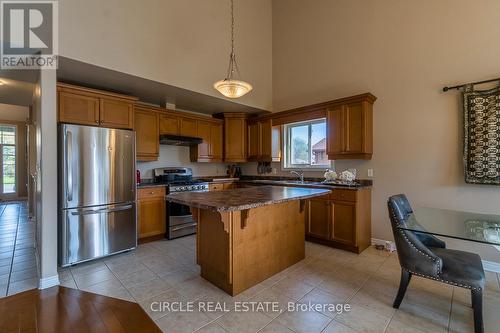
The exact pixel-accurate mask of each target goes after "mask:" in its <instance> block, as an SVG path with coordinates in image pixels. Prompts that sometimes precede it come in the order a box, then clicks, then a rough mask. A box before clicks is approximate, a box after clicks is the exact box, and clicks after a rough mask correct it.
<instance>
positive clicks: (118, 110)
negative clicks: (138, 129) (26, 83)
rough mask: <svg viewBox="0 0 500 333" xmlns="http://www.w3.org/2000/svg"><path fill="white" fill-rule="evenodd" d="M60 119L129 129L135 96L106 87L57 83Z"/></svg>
mask: <svg viewBox="0 0 500 333" xmlns="http://www.w3.org/2000/svg"><path fill="white" fill-rule="evenodd" d="M57 94H58V121H59V122H61V123H70V124H80V125H92V126H103V127H110V128H122V129H132V128H133V127H134V103H135V101H137V98H135V97H132V96H126V95H119V94H115V93H110V92H106V91H100V90H95V89H89V88H83V87H78V86H73V85H69V84H65V83H58V84H57Z"/></svg>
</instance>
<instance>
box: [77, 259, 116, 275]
mask: <svg viewBox="0 0 500 333" xmlns="http://www.w3.org/2000/svg"><path fill="white" fill-rule="evenodd" d="M70 269H71V273H73V276H76V275H82V274H89V273H92V272H97V271H100V270H106V269H108V267H107V266H106V265H105V264H104V261H101V260H98V261H91V262H88V263H83V264H78V265H76V266H73V267H71V268H70Z"/></svg>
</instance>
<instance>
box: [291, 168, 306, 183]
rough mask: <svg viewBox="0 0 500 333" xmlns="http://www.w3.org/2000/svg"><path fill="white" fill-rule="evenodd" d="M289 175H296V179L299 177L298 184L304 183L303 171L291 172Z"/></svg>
mask: <svg viewBox="0 0 500 333" xmlns="http://www.w3.org/2000/svg"><path fill="white" fill-rule="evenodd" d="M290 173H291V174H294V175H297V177H299V179H300V182H301V183H303V182H304V171H302V170H297V171H295V170H292V171H290Z"/></svg>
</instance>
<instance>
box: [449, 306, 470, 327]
mask: <svg viewBox="0 0 500 333" xmlns="http://www.w3.org/2000/svg"><path fill="white" fill-rule="evenodd" d="M473 331H474V315H473V311H472V308H471V307H470V306H467V305H464V304H462V303H461V302H453V304H452V306H451V317H450V328H449V331H448V332H453V333H468V332H473Z"/></svg>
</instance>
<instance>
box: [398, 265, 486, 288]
mask: <svg viewBox="0 0 500 333" xmlns="http://www.w3.org/2000/svg"><path fill="white" fill-rule="evenodd" d="M401 268H403V267H401ZM403 270H405V271H407V272H409V273H411V274H413V275H417V276H421V277H424V278H427V279H431V280H435V281H438V282H444V283H447V284H451V285H453V286H457V287H461V288H465V289H471V290H474V291H476V290H477V291H481V290H482V288H476V287H473V286H469V285H465V284H460V283H456V282H452V281H448V280H444V279H438V278H435V277H433V276H429V275H425V274H420V273H415V272H413V271H411V270H409V269H407V268H403Z"/></svg>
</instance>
